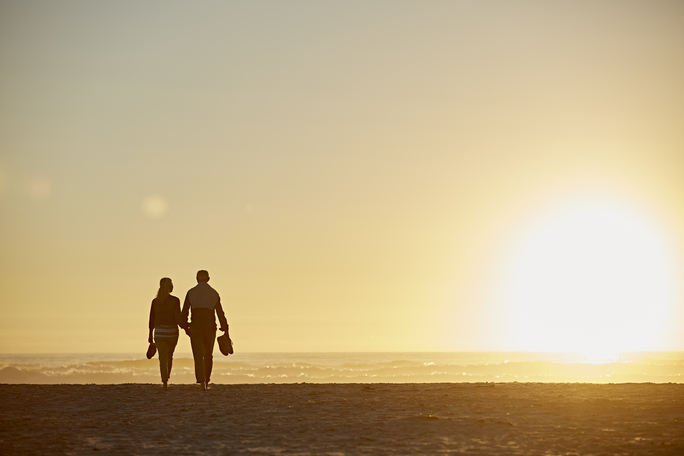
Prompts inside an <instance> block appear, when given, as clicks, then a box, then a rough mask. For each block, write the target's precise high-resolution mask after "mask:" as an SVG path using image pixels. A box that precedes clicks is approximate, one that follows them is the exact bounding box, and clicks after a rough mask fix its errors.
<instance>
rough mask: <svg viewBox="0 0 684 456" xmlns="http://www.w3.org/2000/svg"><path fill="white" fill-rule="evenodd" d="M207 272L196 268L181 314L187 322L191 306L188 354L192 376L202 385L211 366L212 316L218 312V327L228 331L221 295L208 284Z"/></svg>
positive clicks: (205, 387) (203, 386) (207, 382)
mask: <svg viewBox="0 0 684 456" xmlns="http://www.w3.org/2000/svg"><path fill="white" fill-rule="evenodd" d="M207 282H209V273H208V272H207V271H205V270H201V271H197V285H196V286H195V287H193V288H191V289H190V290H188V293H187V294H186V295H185V302H184V303H183V311H182V312H181V313H182V316H183V319H184V321H185V323H186V326H187V322H188V312H189V311H190V309H192V321H191V323H190V329H189V330H186V332H187V334H188V335H189V336H190V345H191V346H192V357H193V358H194V359H195V378H196V379H197V383H199V384H200V385H201V387H202V391H206V390H207V389H208V386H207V385H208V384H209V379H210V377H211V368H212V366H213V352H214V341H215V340H216V316H215V315H218V319H219V323H221V326H220V328H219V329H220V330H221V331H224V332H225V331H228V321H226V315H225V314H224V313H223V307H221V298H220V297H219V294H218V292H217V291H216V290H214V289H213V288H212V287H210V286H209V283H207Z"/></svg>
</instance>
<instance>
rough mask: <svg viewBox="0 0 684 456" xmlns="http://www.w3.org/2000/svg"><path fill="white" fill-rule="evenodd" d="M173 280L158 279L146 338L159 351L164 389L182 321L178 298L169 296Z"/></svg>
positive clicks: (169, 373) (166, 386) (166, 384)
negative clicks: (148, 333) (148, 332)
mask: <svg viewBox="0 0 684 456" xmlns="http://www.w3.org/2000/svg"><path fill="white" fill-rule="evenodd" d="M172 291H173V282H171V279H169V278H168V277H164V278H163V279H161V280H160V281H159V291H158V292H157V297H156V298H154V299H153V300H152V308H151V309H150V335H149V337H148V338H147V341H148V342H149V343H152V334H153V332H154V343H155V344H156V346H157V351H158V352H159V370H160V372H161V379H162V383H163V384H164V389H167V388H168V381H169V376H170V375H171V365H172V364H173V351H174V350H175V349H176V344H177V343H178V325H181V324H182V323H183V320H182V317H181V310H180V300H179V299H178V298H177V297H175V296H171V294H170V293H171V292H172Z"/></svg>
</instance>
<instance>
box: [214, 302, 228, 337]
mask: <svg viewBox="0 0 684 456" xmlns="http://www.w3.org/2000/svg"><path fill="white" fill-rule="evenodd" d="M214 309H216V315H218V319H219V323H221V326H220V327H219V329H220V330H221V331H228V320H226V314H225V313H224V312H223V307H222V306H221V298H220V297H219V299H218V302H217V303H216V307H215V308H214Z"/></svg>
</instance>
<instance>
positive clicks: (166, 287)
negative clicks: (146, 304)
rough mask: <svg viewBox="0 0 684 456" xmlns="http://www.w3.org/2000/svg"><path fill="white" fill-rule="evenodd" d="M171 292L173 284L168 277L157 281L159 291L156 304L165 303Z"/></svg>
mask: <svg viewBox="0 0 684 456" xmlns="http://www.w3.org/2000/svg"><path fill="white" fill-rule="evenodd" d="M172 290H173V282H171V279H169V278H168V277H164V278H163V279H161V280H160V281H159V291H157V302H158V303H159V304H161V303H162V302H164V301H166V298H167V297H168V296H169V293H171V291H172Z"/></svg>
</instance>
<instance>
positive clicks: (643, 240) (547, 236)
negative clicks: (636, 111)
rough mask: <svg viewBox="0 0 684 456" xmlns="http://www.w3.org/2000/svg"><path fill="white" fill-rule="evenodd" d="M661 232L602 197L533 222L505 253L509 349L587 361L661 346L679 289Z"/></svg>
mask: <svg viewBox="0 0 684 456" xmlns="http://www.w3.org/2000/svg"><path fill="white" fill-rule="evenodd" d="M659 228H660V227H658V226H655V225H654V223H653V221H652V218H648V217H647V216H645V215H643V214H641V213H639V211H637V210H635V209H633V208H631V207H629V206H627V205H625V204H622V203H620V202H616V201H612V200H608V199H591V200H581V201H574V202H572V203H569V204H565V205H563V206H560V207H558V208H556V209H555V210H553V211H551V212H550V213H547V214H546V215H545V216H544V217H542V218H540V219H538V220H536V221H535V222H534V224H533V225H532V226H530V227H529V228H527V230H526V231H525V232H523V233H522V235H521V236H520V237H519V240H518V242H517V244H516V247H515V248H514V249H513V251H512V252H511V256H510V258H509V263H508V265H507V273H506V279H505V285H504V287H503V288H502V296H501V300H502V301H503V302H504V303H505V306H506V309H507V312H508V317H509V318H508V324H509V325H510V328H509V330H510V331H511V333H512V336H513V337H512V340H511V343H512V344H515V349H516V350H526V351H566V352H567V351H569V352H579V353H583V354H585V355H586V356H587V358H589V359H597V358H603V357H612V356H614V355H615V354H616V353H618V352H625V351H648V350H657V349H660V348H661V347H662V346H663V343H664V341H663V340H662V339H663V335H664V334H665V333H666V331H665V328H666V326H667V324H668V320H669V319H670V318H671V317H672V314H673V307H674V305H675V304H676V291H677V290H676V286H675V284H676V281H675V271H674V265H673V256H672V253H671V251H670V250H671V249H670V248H669V247H668V242H667V239H666V237H665V235H664V233H663V230H661V229H659Z"/></svg>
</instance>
